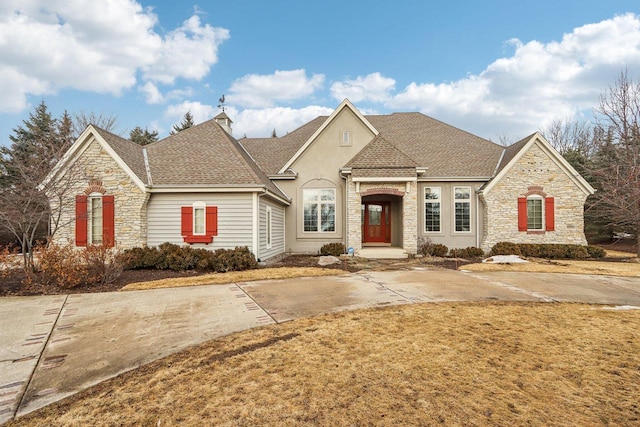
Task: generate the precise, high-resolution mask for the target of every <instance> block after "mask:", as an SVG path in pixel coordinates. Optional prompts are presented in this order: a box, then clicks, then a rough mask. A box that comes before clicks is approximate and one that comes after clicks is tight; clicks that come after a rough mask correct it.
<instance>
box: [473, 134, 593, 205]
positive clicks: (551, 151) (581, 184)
mask: <svg viewBox="0 0 640 427" xmlns="http://www.w3.org/2000/svg"><path fill="white" fill-rule="evenodd" d="M534 144H535V145H538V147H540V149H542V151H543V152H544V153H545V154H546V155H548V156H549V157H550V158H551V160H552V161H553V162H554V163H555V164H556V165H558V167H559V168H560V169H561V170H562V171H563V172H564V173H565V174H566V175H567V176H568V177H569V178H570V179H571V180H572V181H573V182H574V183H575V184H576V186H577V187H578V188H580V189H581V190H582V191H583V192H584V193H585V194H586V195H590V194H593V193H595V189H594V188H593V187H592V186H591V184H589V183H588V182H587V181H586V180H585V179H584V178H583V177H582V176H581V175H580V174H579V173H578V172H577V171H576V170H575V169H574V168H573V166H571V164H569V162H567V161H566V160H565V159H564V157H562V156H561V155H560V153H558V151H557V150H556V149H555V148H553V147H552V146H551V144H549V142H548V141H547V140H546V139H545V138H544V137H543V136H542V135H541V134H540V133H539V132H536V133H534V134H532V135H529V136H528V137H526V138H524V139H522V140H520V141H518V142H516V143H514V144H512V145H510V146H509V147H507V148H505V149H504V154H503V156H502V160H501V162H500V164H499V165H498V173H497V174H496V176H495V177H494V178H493V179H492V180H491V181H489V182H488V183H487V185H485V186H484V188H483V189H482V192H483V193H484V194H487V193H489V192H490V191H491V190H492V189H493V187H495V185H496V184H497V183H498V182H500V180H501V179H502V178H503V177H504V176H505V175H506V174H507V173H508V172H509V170H510V169H511V168H513V166H514V165H515V164H516V163H517V162H518V160H520V159H521V158H522V156H524V154H525V153H526V152H527V151H528V150H529V149H530V148H531V147H532V146H533V145H534Z"/></svg>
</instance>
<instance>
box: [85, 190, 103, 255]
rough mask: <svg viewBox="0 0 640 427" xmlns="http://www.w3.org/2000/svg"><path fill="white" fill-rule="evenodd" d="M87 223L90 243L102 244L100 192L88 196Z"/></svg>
mask: <svg viewBox="0 0 640 427" xmlns="http://www.w3.org/2000/svg"><path fill="white" fill-rule="evenodd" d="M87 215H88V217H89V218H88V220H89V221H88V223H89V233H88V236H89V241H88V242H87V243H89V244H92V245H101V244H102V194H101V195H99V196H90V197H89V209H88V211H87Z"/></svg>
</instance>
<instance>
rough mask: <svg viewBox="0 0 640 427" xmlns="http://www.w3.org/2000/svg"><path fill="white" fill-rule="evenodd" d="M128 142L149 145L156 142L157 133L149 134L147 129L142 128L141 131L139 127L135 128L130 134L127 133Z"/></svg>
mask: <svg viewBox="0 0 640 427" xmlns="http://www.w3.org/2000/svg"><path fill="white" fill-rule="evenodd" d="M129 140H131V141H133V142H135V143H136V144H140V145H147V144H151V143H152V142H156V141H157V140H158V132H157V131H152V132H149V129H147V128H144V130H142V128H141V127H140V126H136V127H135V128H133V130H132V131H131V132H129Z"/></svg>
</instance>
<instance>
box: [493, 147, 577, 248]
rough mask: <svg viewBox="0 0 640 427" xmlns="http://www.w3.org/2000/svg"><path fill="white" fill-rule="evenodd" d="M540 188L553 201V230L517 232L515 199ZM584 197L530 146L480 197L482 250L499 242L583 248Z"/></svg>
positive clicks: (558, 169)
mask: <svg viewBox="0 0 640 427" xmlns="http://www.w3.org/2000/svg"><path fill="white" fill-rule="evenodd" d="M533 186H539V187H542V191H543V192H544V193H546V194H547V196H548V197H553V198H554V199H555V230H554V231H545V232H541V233H537V234H533V233H527V232H523V231H518V197H524V196H525V194H526V193H527V192H528V191H529V187H533ZM586 198H587V196H586V195H585V194H584V192H583V191H582V190H581V189H580V188H578V187H577V186H576V184H575V183H574V182H573V181H572V180H571V178H569V177H568V176H567V175H566V174H565V172H564V171H563V170H562V169H561V168H560V167H559V166H558V165H557V164H556V163H555V162H554V161H553V160H552V159H551V157H549V155H547V154H546V153H545V152H544V151H543V150H542V149H541V148H540V147H539V146H538V145H537V144H533V145H532V146H531V148H530V149H529V150H528V151H527V153H525V154H524V155H523V156H522V157H521V158H520V159H519V160H518V162H517V163H516V164H515V165H514V166H513V167H512V168H511V169H510V170H509V171H508V173H507V174H506V175H505V176H504V177H503V178H502V179H501V180H500V182H498V183H497V184H496V185H495V186H494V187H493V188H492V189H491V191H490V192H489V193H488V194H486V195H484V197H482V198H481V201H482V202H483V203H484V206H485V209H484V214H483V220H484V224H485V228H484V236H483V239H482V245H481V247H482V249H484V250H485V251H489V250H490V249H491V247H492V246H493V245H495V244H496V243H498V242H503V241H509V242H514V243H565V244H577V245H585V244H587V241H586V239H585V237H584V215H583V214H584V202H585V200H586Z"/></svg>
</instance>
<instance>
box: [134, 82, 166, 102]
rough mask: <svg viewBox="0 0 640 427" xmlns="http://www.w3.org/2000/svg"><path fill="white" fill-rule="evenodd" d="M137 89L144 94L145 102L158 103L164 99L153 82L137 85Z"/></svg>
mask: <svg viewBox="0 0 640 427" xmlns="http://www.w3.org/2000/svg"><path fill="white" fill-rule="evenodd" d="M138 90H139V91H140V92H142V93H143V94H144V96H145V98H146V101H147V104H160V103H161V102H162V100H163V99H164V97H163V96H162V94H161V93H160V90H159V89H158V86H156V85H155V84H154V83H153V82H146V83H145V84H144V85H142V86H140V87H138Z"/></svg>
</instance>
